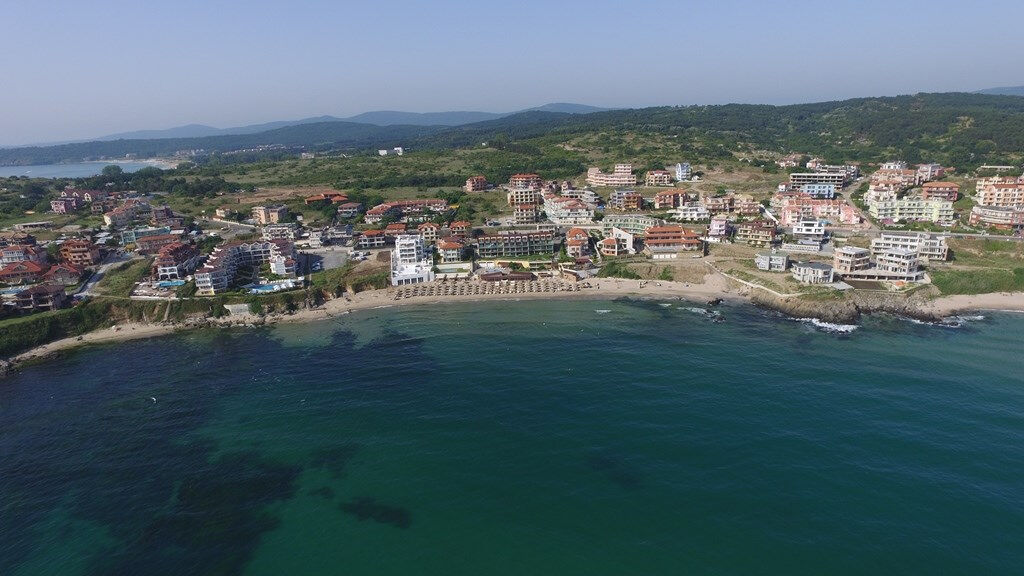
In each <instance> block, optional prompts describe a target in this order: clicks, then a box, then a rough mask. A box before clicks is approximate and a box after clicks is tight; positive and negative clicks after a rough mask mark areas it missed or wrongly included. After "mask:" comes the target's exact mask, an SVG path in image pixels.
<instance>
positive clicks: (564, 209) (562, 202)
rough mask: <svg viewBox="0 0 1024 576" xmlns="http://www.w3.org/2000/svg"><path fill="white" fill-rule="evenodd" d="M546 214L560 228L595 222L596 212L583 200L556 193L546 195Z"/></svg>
mask: <svg viewBox="0 0 1024 576" xmlns="http://www.w3.org/2000/svg"><path fill="white" fill-rule="evenodd" d="M544 214H546V215H547V217H548V220H551V221H552V222H554V223H555V224H558V225H560V226H577V225H580V224H589V223H590V222H592V221H593V220H594V210H593V209H592V208H591V207H589V206H587V205H586V204H584V203H583V202H582V201H581V200H577V199H575V198H566V197H564V196H558V195H557V194H554V193H545V194H544Z"/></svg>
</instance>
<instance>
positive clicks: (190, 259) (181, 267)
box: [153, 242, 200, 280]
mask: <svg viewBox="0 0 1024 576" xmlns="http://www.w3.org/2000/svg"><path fill="white" fill-rule="evenodd" d="M199 260H200V254H199V248H198V247H197V246H196V245H195V244H192V243H191V242H174V243H171V244H167V245H165V246H163V247H161V248H160V251H159V252H157V254H156V258H154V259H153V276H154V277H155V278H156V279H157V280H182V279H184V278H185V277H186V276H188V275H189V274H191V273H192V272H194V271H195V269H196V267H197V266H198V265H199Z"/></svg>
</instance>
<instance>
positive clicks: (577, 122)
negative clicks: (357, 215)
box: [422, 93, 1024, 167]
mask: <svg viewBox="0 0 1024 576" xmlns="http://www.w3.org/2000/svg"><path fill="white" fill-rule="evenodd" d="M611 131H617V132H634V133H637V134H643V133H658V134H663V135H669V136H674V137H677V138H678V139H679V141H680V148H681V151H682V152H686V151H688V150H690V151H696V152H697V153H698V154H701V155H705V156H707V155H712V156H713V155H714V154H716V153H717V154H719V155H721V156H725V155H726V154H729V155H731V153H732V152H740V153H742V152H748V151H754V150H771V151H777V152H803V153H808V154H815V155H822V156H825V157H826V158H830V159H833V160H835V161H837V162H838V161H853V160H859V161H876V160H884V159H888V158H903V159H906V160H907V161H909V162H924V161H930V160H935V161H938V162H943V163H947V164H949V165H953V166H963V167H968V166H976V165H978V164H984V163H1017V162H1020V159H1021V155H1022V154H1024V98H1020V97H1016V96H991V95H983V94H965V93H949V94H918V95H913V96H897V97H886V98H859V99H853V100H844V101H837V102H822V103H815V104H797V105H790V106H768V105H750V104H727V105H721V106H685V107H661V108H642V109H633V110H612V111H607V112H598V113H594V114H587V115H585V116H568V115H560V116H558V117H553V118H544V117H539V116H537V115H536V114H534V115H532V116H528V115H518V116H516V117H508V118H503V119H501V120H497V121H493V122H482V123H478V124H470V125H466V126H460V127H457V128H453V129H450V130H445V131H443V132H440V133H437V134H431V135H429V136H427V137H425V138H423V139H422V144H424V145H434V146H442V147H444V146H467V145H474V144H476V143H478V142H484V141H487V140H494V139H495V138H499V139H504V138H507V139H509V140H512V141H515V140H523V139H530V138H537V137H541V136H550V137H551V138H552V139H558V138H559V137H562V136H567V135H571V134H585V133H601V132H611ZM716 151H717V152H716Z"/></svg>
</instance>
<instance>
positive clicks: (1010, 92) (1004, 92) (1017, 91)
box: [976, 86, 1024, 96]
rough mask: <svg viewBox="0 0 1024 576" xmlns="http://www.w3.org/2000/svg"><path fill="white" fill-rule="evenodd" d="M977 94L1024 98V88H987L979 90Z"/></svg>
mask: <svg viewBox="0 0 1024 576" xmlns="http://www.w3.org/2000/svg"><path fill="white" fill-rule="evenodd" d="M976 94H996V95H1000V96H1024V86H1003V87H1000V88H985V89H984V90H978V91H977V92H976Z"/></svg>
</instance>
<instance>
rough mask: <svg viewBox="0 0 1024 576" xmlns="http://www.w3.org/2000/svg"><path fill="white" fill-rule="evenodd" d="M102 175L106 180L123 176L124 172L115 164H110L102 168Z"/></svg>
mask: <svg viewBox="0 0 1024 576" xmlns="http://www.w3.org/2000/svg"><path fill="white" fill-rule="evenodd" d="M102 174H103V175H104V176H106V177H108V178H118V177H120V176H122V175H123V174H124V170H122V169H121V167H120V166H118V165H117V164H111V165H109V166H104V167H103V172H102Z"/></svg>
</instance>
